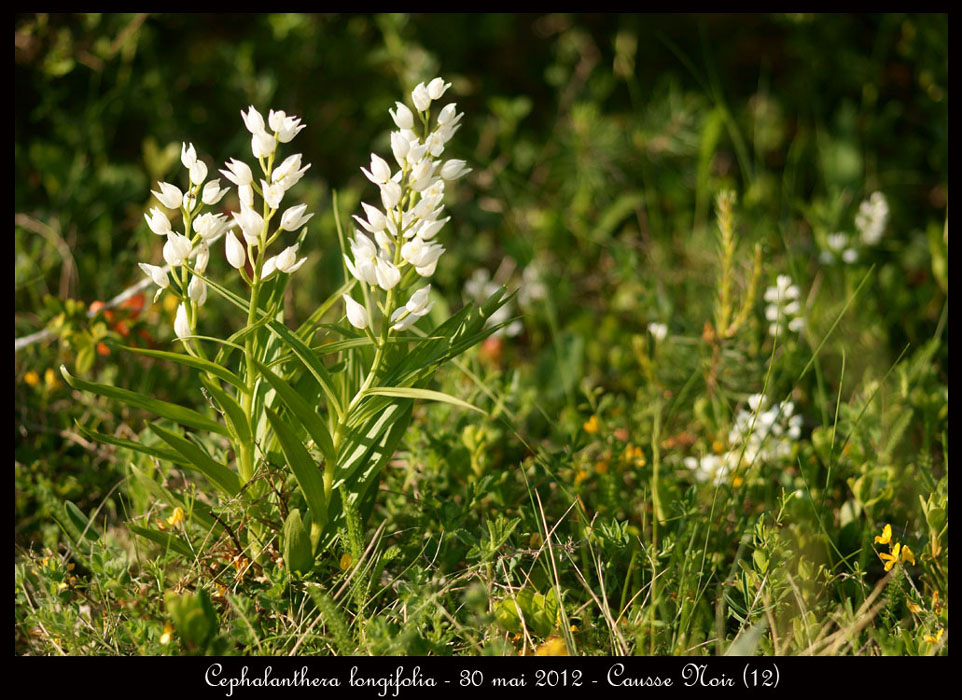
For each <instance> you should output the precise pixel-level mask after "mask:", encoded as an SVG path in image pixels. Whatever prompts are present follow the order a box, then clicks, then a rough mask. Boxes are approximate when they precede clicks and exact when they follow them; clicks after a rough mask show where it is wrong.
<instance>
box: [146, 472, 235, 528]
mask: <svg viewBox="0 0 962 700" xmlns="http://www.w3.org/2000/svg"><path fill="white" fill-rule="evenodd" d="M130 472H131V474H132V475H133V477H134V480H135V481H136V482H137V483H138V484H139V485H140V487H141V488H143V489H144V491H146V492H147V493H149V494H150V495H151V496H153V497H154V498H156V499H157V500H158V501H160V502H162V503H166V504H168V505H171V506H174V507H175V508H177V507H180V508H183V510H184V513H185V514H186V515H187V516H188V517H189V518H190V519H191V520H195V521H197V523H198V524H199V525H201V526H202V527H203V528H204V529H206V530H213V531H215V532H217V533H219V532H221V531H222V530H223V529H224V526H223V525H221V524H220V523H218V522H217V521H216V520H214V518H213V517H211V515H210V511H209V510H208V509H207V508H206V507H205V506H203V505H201V503H200V502H199V501H197V500H194V501H193V504H192V505H191V506H190V507H188V505H187V503H186V502H185V501H183V500H181V499H180V498H178V497H177V496H175V495H174V494H173V493H171V492H170V491H169V490H168V489H165V488H164V487H163V486H161V485H160V484H158V483H157V482H156V481H154V480H153V479H151V478H150V477H149V476H147V474H145V473H144V471H143V470H142V469H140V468H139V467H136V466H134V465H133V464H131V465H130Z"/></svg>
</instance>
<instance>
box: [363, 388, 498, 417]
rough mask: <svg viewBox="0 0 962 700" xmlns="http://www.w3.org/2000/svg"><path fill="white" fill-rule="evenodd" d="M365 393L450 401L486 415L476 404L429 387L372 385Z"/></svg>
mask: <svg viewBox="0 0 962 700" xmlns="http://www.w3.org/2000/svg"><path fill="white" fill-rule="evenodd" d="M364 393H365V394H373V395H375V396H393V397H395V398H400V399H425V400H426V401H443V402H444V403H450V404H453V405H455V406H460V407H461V408H467V409H470V410H472V411H477V412H478V413H481V414H482V415H487V414H486V413H485V412H484V411H483V410H481V409H480V408H478V407H477V406H472V405H471V404H469V403H468V402H467V401H462V400H461V399H459V398H456V397H454V396H451V395H450V394H445V393H444V392H441V391H432V390H430V389H418V388H416V387H408V386H374V387H371V388H369V389H368V390H367V391H365V392H364Z"/></svg>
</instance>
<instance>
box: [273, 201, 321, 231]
mask: <svg viewBox="0 0 962 700" xmlns="http://www.w3.org/2000/svg"><path fill="white" fill-rule="evenodd" d="M305 211H307V205H306V204H298V205H297V206H294V207H291V208H290V209H287V210H286V211H285V212H284V214H283V215H282V216H281V228H282V229H284V230H285V231H296V230H298V229H299V228H300V227H301V226H303V225H304V224H306V223H307V222H308V221H309V220H310V218H311V217H312V216H314V214H313V213H310V214H306V215H305V214H304V212H305Z"/></svg>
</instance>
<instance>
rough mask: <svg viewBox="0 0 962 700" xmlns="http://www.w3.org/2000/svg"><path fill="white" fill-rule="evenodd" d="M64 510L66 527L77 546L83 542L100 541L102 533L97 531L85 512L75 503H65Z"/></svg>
mask: <svg viewBox="0 0 962 700" xmlns="http://www.w3.org/2000/svg"><path fill="white" fill-rule="evenodd" d="M63 509H64V513H65V515H66V522H65V523H64V525H65V526H66V527H67V528H68V534H69V535H70V536H71V538H73V540H74V541H75V542H76V543H77V544H80V542H81V540H87V541H88V542H96V541H97V540H99V539H100V533H99V532H97V529H96V528H95V527H94V526H93V524H92V523H91V522H90V520H89V519H88V518H87V516H86V515H84V513H83V511H82V510H80V509H79V508H78V507H77V506H76V505H75V504H74V502H73V501H67V502H66V503H64V504H63Z"/></svg>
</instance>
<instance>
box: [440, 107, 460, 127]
mask: <svg viewBox="0 0 962 700" xmlns="http://www.w3.org/2000/svg"><path fill="white" fill-rule="evenodd" d="M455 112H457V108H456V106H455V104H454V102H452V103H450V104H446V105H444V108H443V109H442V110H441V112H440V113H439V114H438V124H440V125H441V126H454V125H455V124H457V123H458V122H459V121H461V117H463V116H464V112H461V113H460V114H455Z"/></svg>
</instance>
